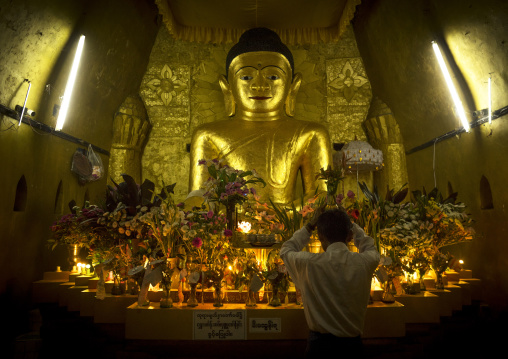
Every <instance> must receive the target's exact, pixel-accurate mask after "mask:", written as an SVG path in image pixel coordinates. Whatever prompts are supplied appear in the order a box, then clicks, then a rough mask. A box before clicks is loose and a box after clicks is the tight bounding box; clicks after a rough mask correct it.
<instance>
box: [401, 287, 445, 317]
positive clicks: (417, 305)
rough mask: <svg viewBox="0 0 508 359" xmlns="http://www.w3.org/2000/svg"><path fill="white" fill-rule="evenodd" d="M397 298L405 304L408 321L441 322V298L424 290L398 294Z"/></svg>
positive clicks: (405, 314)
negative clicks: (417, 292) (416, 292)
mask: <svg viewBox="0 0 508 359" xmlns="http://www.w3.org/2000/svg"><path fill="white" fill-rule="evenodd" d="M395 300H396V301H397V302H399V303H401V304H403V305H404V308H405V312H404V316H405V320H406V323H439V321H440V319H439V298H438V296H437V295H435V294H432V293H429V292H422V293H419V294H412V295H409V294H402V295H396V296H395Z"/></svg>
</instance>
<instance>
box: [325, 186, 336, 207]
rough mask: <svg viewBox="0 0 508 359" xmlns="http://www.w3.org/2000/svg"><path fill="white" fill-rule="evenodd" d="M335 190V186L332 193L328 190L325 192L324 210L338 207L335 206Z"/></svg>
mask: <svg viewBox="0 0 508 359" xmlns="http://www.w3.org/2000/svg"><path fill="white" fill-rule="evenodd" d="M335 192H337V188H335V191H334V192H333V193H331V192H328V193H327V194H326V210H330V209H335V208H339V206H337V201H336V200H335Z"/></svg>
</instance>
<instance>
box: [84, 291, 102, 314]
mask: <svg viewBox="0 0 508 359" xmlns="http://www.w3.org/2000/svg"><path fill="white" fill-rule="evenodd" d="M96 292H97V291H96V290H95V289H85V290H83V291H82V292H81V293H80V296H79V303H80V306H79V315H80V316H82V317H93V316H94V311H95V309H94V308H95V302H96V301H97V300H98V299H96V298H95V294H96Z"/></svg>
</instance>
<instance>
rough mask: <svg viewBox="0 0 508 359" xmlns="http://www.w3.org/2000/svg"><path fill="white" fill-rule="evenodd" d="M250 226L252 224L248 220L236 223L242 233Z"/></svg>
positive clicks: (248, 230)
mask: <svg viewBox="0 0 508 359" xmlns="http://www.w3.org/2000/svg"><path fill="white" fill-rule="evenodd" d="M251 227H252V226H251V224H250V223H249V222H245V221H242V222H240V223H238V228H239V229H240V231H242V233H249V232H250V229H251Z"/></svg>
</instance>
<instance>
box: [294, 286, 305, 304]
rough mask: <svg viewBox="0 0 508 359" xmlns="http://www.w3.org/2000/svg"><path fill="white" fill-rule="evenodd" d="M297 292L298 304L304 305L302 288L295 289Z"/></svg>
mask: <svg viewBox="0 0 508 359" xmlns="http://www.w3.org/2000/svg"><path fill="white" fill-rule="evenodd" d="M295 292H296V304H297V305H303V298H302V292H301V291H300V288H298V287H295Z"/></svg>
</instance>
